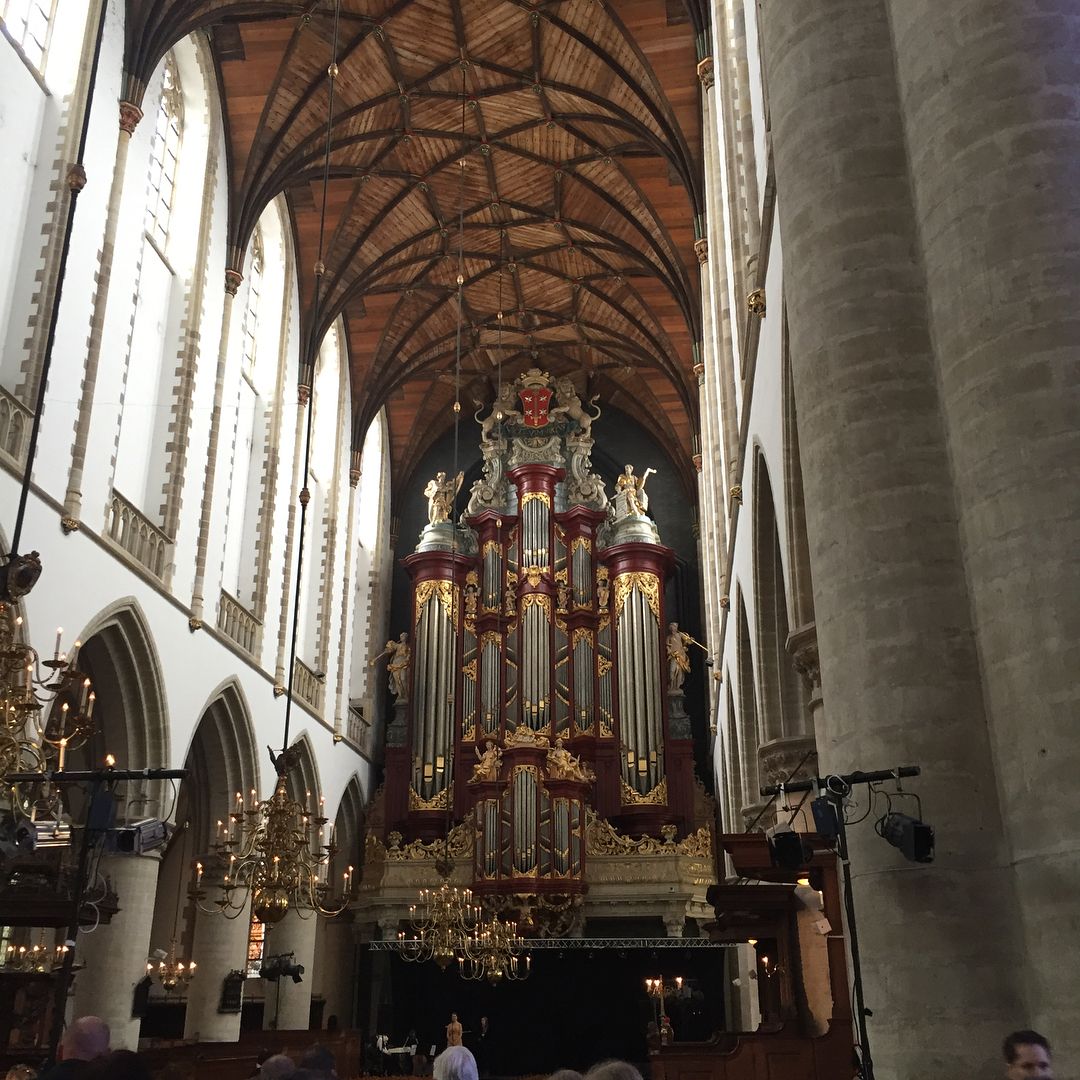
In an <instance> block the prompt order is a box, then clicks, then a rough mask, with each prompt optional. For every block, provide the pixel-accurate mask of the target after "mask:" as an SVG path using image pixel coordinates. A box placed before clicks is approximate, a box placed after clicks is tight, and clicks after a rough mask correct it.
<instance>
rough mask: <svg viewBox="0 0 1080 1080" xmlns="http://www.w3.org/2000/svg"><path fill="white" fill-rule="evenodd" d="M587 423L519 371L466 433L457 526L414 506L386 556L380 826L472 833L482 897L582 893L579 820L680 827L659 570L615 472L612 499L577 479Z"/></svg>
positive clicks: (681, 749) (686, 772) (664, 570)
mask: <svg viewBox="0 0 1080 1080" xmlns="http://www.w3.org/2000/svg"><path fill="white" fill-rule="evenodd" d="M514 391H516V392H517V396H518V401H519V403H520V406H521V407H520V408H519V407H518V402H515V401H514V399H513V396H512V394H513V392H514ZM553 400H554V404H553V403H552V402H553ZM598 415H599V413H598V412H596V413H595V414H593V413H590V412H589V411H587V410H586V409H585V408H584V407H583V406H582V403H581V400H580V398H579V397H578V396H577V394H576V392H575V390H574V388H573V385H572V383H571V382H570V380H568V379H557V380H554V384H553V380H552V379H551V378H550V377H549V376H547V375H546V374H544V373H542V372H539V371H537V370H536V369H532V370H531V371H529V372H526V373H525V374H524V375H523V376H521V377H520V378H519V379H518V380H517V382H516V383H515V384H513V385H512V386H511V387H507V388H505V390H504V392H503V394H502V396H501V397H500V398H499V399H498V400H497V401H496V403H495V406H494V407H493V410H492V414H491V416H490V417H489V418H487V419H486V420H485V421H484V422H483V432H484V435H483V439H482V442H481V449H482V452H483V457H484V473H483V477H482V478H481V480H479V481H478V482H477V483H476V484H475V485H474V487H473V490H472V492H471V496H470V499H469V503H468V507H467V509H466V511H465V513H464V514H463V515H462V517H461V519H460V521H458V522H454V521H452V520H449V518H450V515H449V514H439V513H437V512H436V511H435V510H432V511H431V512H430V514H429V516H430V517H431V521H430V523H429V524H428V526H427V527H426V528H425V529H424V531H423V532H422V533H421V536H420V542H419V544H418V545H417V548H416V550H415V552H414V553H413V554H412V555H410V556H408V557H407V558H406V559H405V560H404V562H405V566H406V568H407V569H408V572H409V574H410V576H411V579H412V589H413V605H412V611H413V625H412V626H411V627H410V629H409V633H410V638H411V645H412V656H411V673H410V675H411V682H410V686H411V693H410V694H409V697H408V700H407V701H404V702H403V701H401V700H400V699H399V701H398V704H397V706H396V708H397V710H398V716H399V717H401V718H402V719H403V720H404V723H403V724H402V725H401V728H402V737H400V738H397V739H388V748H387V801H386V805H387V808H388V813H387V829H393V830H396V831H398V832H400V833H401V834H402V835H403V836H405V837H409V838H416V839H432V838H434V837H436V836H440V835H444V834H445V833H446V830H447V829H448V827H449V826H450V825H451V824H455V823H457V822H460V821H463V820H471V821H472V823H473V825H474V827H475V831H476V844H475V857H474V867H473V878H474V888H475V889H476V891H477V892H478V893H479V894H480V895H484V894H512V895H519V894H523V893H524V894H538V895H541V896H543V895H545V894H558V895H567V894H575V893H577V894H580V893H582V892H584V890H585V889H586V888H587V881H588V876H587V868H586V859H585V826H586V813H587V812H588V811H589V810H594V811H595V812H596V813H597V814H599V815H600V816H601V817H603V818H606V819H608V820H611V821H613V822H616V823H617V824H618V825H619V826H620V827H622V828H623V829H624V830H627V831H631V832H635V833H638V834H641V833H648V834H651V835H658V834H659V831H660V829H661V828H662V827H664V826H670V825H675V826H676V828H677V829H678V830H679V831H680V832H683V833H685V831H686V829H687V828H688V827H689V826H690V824H691V814H692V785H693V777H692V766H691V748H690V739H689V734H690V733H689V724H688V722H687V720H686V714H685V711H684V707H683V701H682V690H681V680H680V682H679V686H678V687H672V686H670V685H669V676H668V670H669V664H668V658H667V651H666V650H667V638H666V634H667V630H666V628H667V625H668V624H667V620H666V614H665V610H664V582H665V579H666V578H667V576H668V575H669V573H670V572H671V569H672V566H673V561H674V557H673V553H672V552H671V550H670V549H669V548H666V547H664V546H663V545H662V544H661V543H660V540H659V535H658V533H657V530H656V527H655V525H654V524H653V522H652V521H651V519H650V518H649V517H648V516H647V514H645V513H644V511H645V509H646V508H647V496H646V494H645V493H644V482H643V481H642V480H641V479H639V478H637V477H634V476H633V475H632V470H631V469H630V467H629V466H628V467H627V470H626V475H625V476H623V477H620V478H619V482H618V485H617V491H616V493H615V494H614V497H613V498H612V499H609V497H608V495H607V493H606V492H605V490H604V485H603V483H602V481H601V480H600V479H599V477H597V476H596V475H595V474H593V473H592V472H591V461H590V453H591V450H592V446H593V440H592V434H591V428H592V422H593V420H594V419H596V417H597V416H598ZM438 483H449V481H445V479H444V478H443V474H440V477H439V478H437V480H436V481H432V485H437V484H438ZM429 488H431V485H429ZM432 490H434V488H432ZM431 505H432V506H433V507H435V506H436V503H435V501H434V500H433V502H432V504H431ZM436 509H437V507H436ZM402 714H404V715H402ZM395 744H396V745H395ZM399 762H401V763H403V764H404V763H406V762H407V764H408V767H407V768H400V767H398V763H399ZM406 785H407V786H406Z"/></svg>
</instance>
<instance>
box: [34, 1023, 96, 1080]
mask: <svg viewBox="0 0 1080 1080" xmlns="http://www.w3.org/2000/svg"><path fill="white" fill-rule="evenodd" d="M108 1052H109V1025H108V1024H106V1023H105V1021H104V1020H102V1019H101V1017H100V1016H80V1017H79V1019H78V1020H73V1021H72V1022H71V1023H70V1024H68V1026H67V1029H66V1030H65V1032H64V1037H63V1038H62V1039H61V1040H60V1046H59V1048H58V1051H57V1055H56V1056H57V1064H55V1065H54V1066H53V1067H52V1068H51V1069H48V1070H47V1071H46V1072H43V1073H42V1074H41V1077H40V1078H39V1080H77V1078H78V1077H79V1076H81V1075H82V1073H83V1072H84V1071H85V1070H86V1068H87V1063H88V1062H90V1061H93V1060H94V1058H99V1057H101V1055H102V1054H107V1053H108Z"/></svg>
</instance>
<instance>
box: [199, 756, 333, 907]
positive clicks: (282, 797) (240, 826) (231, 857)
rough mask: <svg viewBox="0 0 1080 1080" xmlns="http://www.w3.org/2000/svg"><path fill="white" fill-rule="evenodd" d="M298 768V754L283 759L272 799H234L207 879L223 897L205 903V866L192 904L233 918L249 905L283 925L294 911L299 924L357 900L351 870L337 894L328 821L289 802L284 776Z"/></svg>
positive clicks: (221, 826) (220, 828)
mask: <svg viewBox="0 0 1080 1080" xmlns="http://www.w3.org/2000/svg"><path fill="white" fill-rule="evenodd" d="M294 764H295V751H288V752H286V753H284V754H282V755H280V756H279V757H278V758H277V759H276V762H275V765H276V767H277V770H278V778H277V783H276V785H275V787H274V794H273V795H272V796H271V797H270V798H269V799H264V800H263V801H261V802H259V801H257V800H256V798H255V792H254V790H253V791H252V792H251V798H250V802H249V803H248V804H247V805H246V806H245V804H244V797H243V795H242V794H241V793H240V792H237V793H236V809H235V810H234V811H233V812H232V813H231V814H229V816H228V822H227V823H223V822H218V835H217V838H216V840H215V843H214V846H213V848H212V849H211V854H210V856H209V867H210V873H209V877H210V879H211V881H212V882H213V884H214V885H215V886H216V888H217V889H218V890H219V895H218V897H217V898H216V899H214V900H213V901H212V903H211V904H207V903H206V900H207V894H206V892H205V891H204V889H203V878H204V876H207V866H205V865H204V864H203V863H202V862H197V863H196V864H195V883H194V887H193V889H192V891H191V896H192V899H193V900H194V901H195V902H196V904H197V905H198V906H199V909H200V910H201V911H205V912H207V913H208V914H222V915H225V916H227V917H228V918H232V919H235V918H236V917H237V916H238V915H240V914H241V913H242V912H243V911H244V910H245V909H246V907H247V901H248V898H249V897H250V899H251V913H252V914H253V915H254V916H255V917H256V918H257V919H258V920H259V921H260V922H263V923H267V924H270V925H273V924H274V923H277V922H280V921H281V920H282V919H283V918H284V917H285V915H286V914H287V913H288V911H289V909H290V908H292V909H294V910H295V911H296V912H297V914H298V915H300V917H301V918H310V917H311V915H312V914H319V915H326V916H334V915H338V914H340V913H341V912H342V911H344V910H345V907H346V905H347V904H348V903H349V900H350V899H351V897H352V887H353V868H352V867H351V866H350V867H348V868H347V869H346V870H345V871H344V872H343V874H342V880H341V892H340V893H338V894H337V895H334V894H333V889H334V885H333V884H332V883H331V880H330V876H331V874H332V873H333V859H334V856H335V855H336V854H337V848H336V847H335V846H334V837H333V830H331V833H330V837H329V839H328V840H327V842H326V843H324V842H323V841H324V838H325V830H326V824H327V819H326V818H325V817H322V816H321V814H316V813H315V812H314V811H313V810H312V809H309V808H307V807H304V806H303V805H301V804H300V803H298V802H296V801H295V800H293V799H292V798H290V796H289V792H288V785H287V781H286V776H287V772H288V768H289V767H290V766H292V765H294Z"/></svg>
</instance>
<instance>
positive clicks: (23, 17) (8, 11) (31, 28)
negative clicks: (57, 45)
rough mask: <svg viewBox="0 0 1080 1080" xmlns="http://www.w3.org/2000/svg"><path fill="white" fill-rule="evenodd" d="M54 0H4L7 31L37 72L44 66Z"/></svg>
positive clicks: (54, 6)
mask: <svg viewBox="0 0 1080 1080" xmlns="http://www.w3.org/2000/svg"><path fill="white" fill-rule="evenodd" d="M55 12H56V0H3V12H2V13H3V19H4V26H5V27H7V32H8V33H9V34H10V35H11V37H12V38H13V39H14V41H15V43H16V44H17V45H18V46H19V48H21V49H22V51H23V55H24V56H25V57H26V59H27V60H29V61H30V63H31V64H33V65H34V67H35V68H36V69H37V70H38V71H39V72H40V71H44V70H45V54H46V53H47V52H48V51H49V37H50V35H51V33H52V21H53V15H54V14H55Z"/></svg>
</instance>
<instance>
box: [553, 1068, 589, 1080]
mask: <svg viewBox="0 0 1080 1080" xmlns="http://www.w3.org/2000/svg"><path fill="white" fill-rule="evenodd" d="M548 1080H582V1076H581V1073H579V1072H578V1071H577V1069H559V1071H558V1072H553V1073H552V1074H551V1075H550V1076H549V1077H548Z"/></svg>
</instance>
